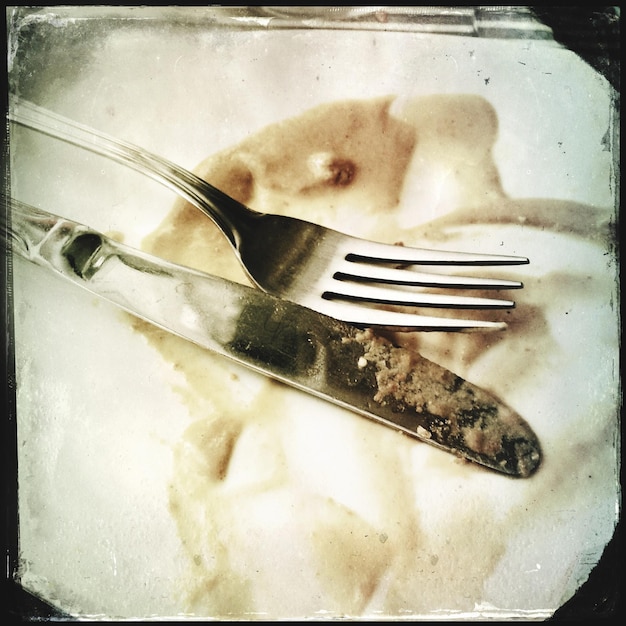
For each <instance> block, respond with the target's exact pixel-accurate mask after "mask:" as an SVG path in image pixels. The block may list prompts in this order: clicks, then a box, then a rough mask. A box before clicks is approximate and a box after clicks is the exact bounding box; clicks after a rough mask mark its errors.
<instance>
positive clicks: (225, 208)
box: [9, 95, 263, 250]
mask: <svg viewBox="0 0 626 626" xmlns="http://www.w3.org/2000/svg"><path fill="white" fill-rule="evenodd" d="M9 119H10V120H11V121H12V122H15V123H17V124H20V125H22V126H25V127H27V128H30V129H32V130H36V131H39V132H41V133H44V134H46V135H49V136H51V137H54V138H55V139H60V140H61V141H65V142H67V143H70V144H72V145H75V146H78V147H80V148H84V149H86V150H89V151H91V152H94V153H96V154H99V155H101V156H105V157H107V158H109V159H112V160H114V161H117V162H118V163H121V164H122V165H126V166H129V167H131V168H133V169H134V170H136V171H138V172H140V173H142V174H144V175H146V176H148V177H149V178H152V179H153V180H156V181H157V182H160V183H161V184H163V185H165V186H166V187H168V188H170V189H172V190H173V191H175V192H176V193H177V194H179V195H181V196H182V197H184V198H185V199H186V200H188V201H189V202H190V203H191V204H193V205H194V206H196V207H198V208H199V209H200V210H201V211H202V212H203V213H204V214H205V215H207V216H208V217H209V218H211V219H212V220H213V221H214V222H215V224H216V225H217V226H218V227H219V228H220V229H221V230H222V232H223V233H224V235H225V236H226V238H227V239H228V241H229V242H230V243H231V245H232V246H233V247H234V248H235V250H239V246H240V243H241V241H242V239H243V237H244V233H246V232H248V231H251V230H253V229H254V227H255V221H256V220H257V219H259V218H260V217H262V215H263V214H262V213H258V212H257V211H253V210H252V209H250V208H248V207H247V206H245V205H243V204H241V203H240V202H238V201H237V200H235V199H234V198H231V197H230V196H229V195H227V194H225V193H224V192H223V191H220V190H219V189H217V188H216V187H213V185H211V184H209V183H207V182H206V181H205V180H203V179H202V178H200V177H199V176H196V175H195V174H193V173H192V172H190V171H188V170H185V169H184V168H182V167H179V166H178V165H176V164H175V163H172V162H170V161H168V160H167V159H164V158H162V157H159V156H157V155H155V154H152V153H151V152H148V151H147V150H144V149H143V148H139V147H138V146H135V145H133V144H131V143H129V142H126V141H122V140H120V139H116V138H114V137H111V136H110V135H107V134H105V133H103V132H101V131H98V130H95V129H93V128H90V127H88V126H85V125H83V124H80V123H78V122H75V121H73V120H70V119H68V118H66V117H64V116H62V115H59V114H58V113H53V112H52V111H49V110H48V109H45V108H43V107H40V106H38V105H36V104H33V103H32V102H29V101H27V100H23V99H21V98H19V97H17V96H14V95H11V97H10V107H9Z"/></svg>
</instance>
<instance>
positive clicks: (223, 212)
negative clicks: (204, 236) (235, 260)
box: [188, 181, 263, 250]
mask: <svg viewBox="0 0 626 626" xmlns="http://www.w3.org/2000/svg"><path fill="white" fill-rule="evenodd" d="M202 183H203V184H202V188H201V189H195V190H194V192H193V193H190V194H189V196H190V197H189V198H188V199H189V200H190V202H192V204H194V206H196V207H197V208H199V209H200V210H201V211H202V212H203V213H204V214H205V215H207V217H209V218H210V219H211V220H213V222H215V224H216V225H217V226H218V228H220V230H222V232H223V233H224V235H225V236H226V238H227V239H228V241H229V242H230V244H231V245H232V246H233V247H234V248H235V249H236V250H239V249H240V246H241V242H242V241H243V240H244V239H245V238H247V237H250V236H252V235H253V234H254V230H255V228H256V222H257V221H258V219H259V218H260V217H262V216H263V213H259V212H258V211H254V210H253V209H250V208H249V207H247V206H246V205H244V204H242V203H241V202H239V201H237V200H235V199H234V198H231V197H230V196H229V195H227V194H226V193H224V192H223V191H220V190H219V189H217V187H213V185H211V184H209V183H207V182H206V181H202Z"/></svg>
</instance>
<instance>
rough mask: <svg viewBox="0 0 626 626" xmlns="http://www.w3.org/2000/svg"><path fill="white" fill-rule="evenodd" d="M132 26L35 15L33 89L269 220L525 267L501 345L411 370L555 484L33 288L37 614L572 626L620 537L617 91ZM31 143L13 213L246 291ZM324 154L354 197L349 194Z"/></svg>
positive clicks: (21, 358)
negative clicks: (490, 401) (51, 608)
mask: <svg viewBox="0 0 626 626" xmlns="http://www.w3.org/2000/svg"><path fill="white" fill-rule="evenodd" d="M109 11H111V14H107V10H106V8H100V7H97V8H96V7H94V8H91V10H88V9H81V8H78V7H75V8H69V9H65V10H61V9H60V8H59V9H56V8H55V9H38V10H29V9H23V10H17V11H16V12H15V13H13V14H12V15H13V17H14V19H13V21H12V22H11V28H10V40H11V42H12V45H13V47H12V48H11V54H10V59H9V60H10V68H9V69H10V81H11V88H12V90H13V91H15V92H16V93H18V94H19V95H21V96H22V97H24V98H28V99H30V100H32V101H34V102H36V103H38V104H41V105H44V106H46V107H48V108H50V109H52V110H54V111H57V112H59V113H61V114H64V115H67V116H68V117H71V118H73V119H76V120H77V121H81V122H83V123H86V124H88V125H90V126H93V127H95V128H98V129H100V130H103V131H105V132H107V133H110V134H112V135H115V136H117V137H120V138H123V139H126V140H128V141H130V142H133V143H135V144H137V145H139V146H142V147H144V148H146V149H148V150H150V151H152V152H155V153H157V154H160V155H162V156H164V157H166V158H168V159H170V160H172V161H174V162H176V163H178V164H180V165H182V166H184V167H187V168H189V169H197V171H199V172H200V173H202V174H203V175H206V176H207V178H208V179H209V180H210V181H211V182H214V184H216V185H217V186H220V187H222V188H223V189H224V190H225V191H227V192H230V193H233V194H237V193H239V194H243V196H244V197H245V199H246V201H247V202H249V203H250V205H251V206H253V207H254V208H257V209H259V210H266V211H270V210H272V211H275V212H282V213H288V214H293V215H296V216H301V217H305V218H307V219H311V220H313V221H319V222H323V223H325V224H327V225H330V226H334V227H336V228H338V229H340V230H344V231H347V232H351V233H353V234H356V235H359V236H366V237H369V238H374V239H381V240H386V241H390V242H393V241H403V242H404V243H406V244H407V245H427V246H430V247H433V246H434V247H440V248H447V249H450V250H461V249H465V250H470V251H474V250H480V251H493V252H494V253H497V254H501V253H502V254H515V255H523V256H528V257H529V258H530V260H531V263H530V264H529V265H528V266H523V267H519V268H512V269H509V270H506V272H503V271H502V270H500V275H502V276H506V277H512V278H515V279H520V280H523V281H524V283H525V288H524V289H523V290H522V291H517V292H515V293H514V294H513V296H514V299H515V300H516V301H517V307H516V309H515V310H514V311H513V312H511V313H509V314H507V317H506V319H507V321H509V323H510V327H509V329H508V330H507V331H505V332H504V333H501V334H498V335H497V336H494V335H489V336H488V337H487V336H483V335H450V334H440V333H434V334H408V335H401V336H398V337H396V340H397V341H398V342H400V343H403V344H405V345H409V346H411V347H413V348H414V349H416V350H419V351H420V352H421V353H422V354H424V355H425V356H427V357H428V358H431V359H433V360H435V361H437V362H439V363H440V364H442V365H444V366H446V367H448V368H450V369H452V370H454V371H455V372H456V373H458V374H459V375H461V376H463V377H464V378H467V379H468V380H470V381H472V382H474V383H477V384H479V385H481V386H483V387H485V388H487V389H489V390H491V391H493V392H494V393H496V394H497V395H499V396H500V397H501V398H502V399H503V400H505V401H506V402H507V403H508V404H509V405H511V406H512V407H513V408H514V409H515V410H516V411H517V412H519V413H520V414H521V415H522V416H524V418H525V419H526V420H527V421H528V422H529V423H530V424H531V426H532V428H533V429H534V430H535V431H536V432H537V434H538V436H539V438H540V440H541V442H542V446H543V450H544V453H545V461H544V463H543V466H542V467H541V469H540V471H539V472H538V473H537V474H536V475H535V476H533V477H532V478H530V479H528V480H511V479H507V478H504V477H502V476H499V475H495V474H493V473H490V472H486V471H484V470H482V469H480V468H476V467H474V466H471V465H467V464H463V463H460V462H459V461H457V460H455V459H454V458H453V457H451V456H450V455H447V454H444V453H442V452H440V451H438V450H435V449H432V448H430V447H429V446H425V445H421V444H419V443H416V442H414V441H410V440H408V438H405V437H403V436H401V435H399V434H397V433H395V432H393V431H391V430H389V429H384V428H382V427H381V426H378V425H375V424H371V423H369V422H367V421H366V420H363V419H362V418H359V417H356V416H354V415H352V414H350V413H349V412H347V411H344V410H341V409H339V408H336V407H331V406H328V405H326V404H324V403H322V402H321V401H318V400H316V399H313V398H309V397H306V396H304V395H303V394H300V393H298V392H295V391H292V390H287V389H285V388H283V387H281V386H279V385H278V384H275V383H271V382H269V381H267V380H265V379H262V378H260V377H258V376H256V375H253V374H251V373H249V372H247V371H245V370H243V369H241V368H238V367H236V366H234V365H232V364H230V363H225V362H223V361H222V360H220V359H218V358H217V357H213V356H212V355H210V354H207V353H205V352H203V351H201V350H199V349H197V348H195V347H193V346H190V345H188V344H186V343H184V342H182V341H180V340H177V339H174V338H171V337H168V336H167V335H165V334H163V333H155V332H152V331H150V329H147V328H145V327H143V326H139V325H137V324H134V323H133V322H132V320H131V319H130V318H129V317H128V316H126V315H125V314H123V313H121V312H119V311H118V310H116V309H114V308H113V307H112V306H109V305H108V304H107V303H105V302H101V301H97V300H95V299H94V298H93V297H91V296H90V295H89V294H86V293H83V292H82V291H81V290H78V289H76V288H75V287H73V286H72V285H69V284H65V283H64V282H63V281H62V280H60V279H57V278H56V277H54V276H51V275H49V274H47V273H45V272H44V271H43V270H40V269H39V268H36V267H34V266H29V265H28V264H27V263H25V262H23V261H21V260H20V259H16V260H15V265H14V301H15V302H14V304H15V337H16V361H17V363H16V368H17V371H16V374H17V418H18V446H19V447H18V449H19V459H18V460H19V514H20V519H19V534H20V570H19V577H20V581H21V584H22V585H23V586H24V587H25V588H26V589H27V590H29V591H31V592H32V593H34V594H36V595H38V596H40V597H42V598H43V599H44V600H46V601H48V602H50V603H52V604H54V605H55V606H57V607H59V608H60V609H62V610H63V611H66V612H68V613H70V614H73V615H76V616H80V617H96V618H98V617H102V618H106V617H112V618H139V619H142V618H149V617H157V618H158V617H168V616H181V617H185V616H188V617H229V618H251V619H254V618H260V619H268V618H269V619H272V618H274V619H276V618H277V619H280V618H291V617H295V618H299V617H304V618H316V617H324V618H330V619H332V618H341V617H344V616H348V617H355V618H359V617H372V616H377V617H383V618H389V619H413V618H417V619H420V618H424V619H433V618H441V617H455V618H461V617H465V618H474V619H481V618H490V617H496V618H508V617H513V618H531V619H532V618H537V619H541V618H544V617H546V616H549V615H551V614H552V613H553V612H554V611H555V609H557V608H558V607H559V606H561V605H562V604H563V603H564V602H565V601H566V600H567V599H568V598H570V597H571V596H572V594H574V593H575V591H576V590H577V589H578V588H579V587H580V585H581V584H582V583H583V582H584V581H585V580H586V579H587V577H588V575H589V573H590V571H591V570H592V569H593V567H594V565H595V564H596V562H597V560H598V558H599V556H600V554H601V553H602V550H603V549H604V547H605V545H606V543H607V542H608V540H609V539H610V538H611V536H612V533H613V529H614V526H615V523H616V521H617V517H618V503H619V482H618V473H619V453H618V432H619V429H618V398H619V396H618V386H619V380H618V371H619V367H618V309H617V307H618V305H617V303H618V299H617V279H616V276H617V273H616V260H615V255H614V246H613V241H612V239H611V236H610V234H609V230H608V229H607V224H608V223H609V222H610V220H611V219H613V218H614V206H615V188H616V184H615V180H616V179H615V177H616V173H615V162H616V157H615V154H614V133H615V129H614V127H615V119H614V115H615V111H614V109H613V98H612V92H611V88H610V87H609V85H608V84H607V83H606V81H605V80H604V79H603V78H602V77H601V76H599V75H598V74H597V73H596V72H594V71H593V70H592V69H591V68H590V67H588V66H587V65H586V64H585V63H584V62H582V61H581V60H580V59H579V58H578V57H577V56H576V55H575V54H573V53H572V52H570V51H568V50H566V49H564V48H562V47H559V46H558V45H556V44H555V43H554V42H552V41H549V40H537V39H519V38H511V39H504V38H499V39H485V38H480V37H478V38H477V37H465V36H461V35H459V36H457V35H450V34H445V35H444V34H428V33H416V32H406V31H403V30H383V29H372V28H350V29H346V30H338V29H334V28H333V29H328V28H302V27H299V28H285V29H283V28H272V27H270V26H271V24H270V23H269V22H267V21H263V20H260V21H258V20H257V21H256V22H255V21H253V20H251V19H250V18H249V16H245V15H244V16H242V15H240V14H237V15H235V18H236V19H228V20H223V19H222V17H223V13H220V12H219V11H217V12H212V11H211V10H200V9H198V10H195V11H194V10H191V9H190V10H188V11H184V12H176V11H174V12H172V10H171V9H169V10H168V9H167V8H166V9H163V10H162V11H158V10H155V9H143V10H142V9H139V8H125V9H120V8H118V9H117V10H115V11H113V10H109ZM10 142H11V143H10V145H11V191H12V193H13V195H14V196H15V197H16V198H18V199H19V200H22V201H24V202H27V203H30V204H33V205H35V206H40V207H42V208H44V209H46V210H49V211H51V212H55V213H59V214H62V215H64V216H67V217H69V218H72V219H76V220H78V221H82V222H84V223H87V224H90V225H91V226H93V227H94V228H96V229H99V230H102V231H104V232H111V233H116V234H118V235H119V236H120V237H123V239H124V241H125V242H126V243H129V244H131V245H135V246H137V247H144V248H148V249H151V250H154V251H156V252H158V253H159V254H162V255H163V256H168V257H170V258H173V259H174V260H179V261H182V262H185V263H188V264H190V265H194V266H197V267H200V268H201V269H206V270H208V271H211V272H213V273H217V274H221V275H224V276H227V277H229V278H232V279H234V280H240V281H245V280H246V279H245V276H244V274H243V273H242V272H241V270H240V268H239V267H238V266H237V265H236V262H235V261H234V257H233V255H232V253H231V252H230V251H229V249H228V248H227V246H226V244H225V242H224V240H223V239H222V238H221V236H220V235H219V233H217V231H216V229H215V228H214V227H213V226H212V224H211V223H209V222H208V221H206V220H205V219H204V218H201V217H198V218H197V219H196V220H194V221H193V222H191V223H190V224H188V225H187V226H186V227H185V228H182V227H180V228H178V229H177V230H169V231H168V229H167V227H168V224H169V222H168V220H169V219H171V214H170V212H171V210H172V207H173V206H174V205H175V202H176V200H175V197H174V195H173V194H172V193H171V192H170V191H168V190H166V189H163V188H161V187H160V186H159V185H158V184H156V183H154V182H153V181H150V180H148V179H146V178H143V177H141V176H140V175H138V174H136V173H134V172H130V171H127V170H125V169H124V168H122V167H120V166H118V165H116V164H114V163H111V162H108V161H106V160H105V159H102V158H100V157H97V156H94V155H91V154H88V153H86V152H84V151H81V150H79V149H77V148H73V147H71V146H68V145H64V144H62V143H60V142H57V141H55V140H53V139H50V138H48V137H44V136H42V135H39V134H37V133H34V132H32V131H29V130H26V129H23V128H20V127H17V126H15V125H14V126H12V127H11V134H10ZM329 155H330V157H335V156H340V157H342V158H346V159H348V160H352V161H353V162H354V163H355V164H356V166H357V171H358V172H360V175H359V176H357V177H356V178H355V180H354V183H353V184H350V185H348V186H345V187H341V188H338V187H337V186H333V185H328V184H325V183H324V180H325V179H324V172H323V168H322V170H320V167H319V163H320V162H322V163H323V162H324V159H327V158H329ZM316 164H317V165H316ZM320 172H321V173H320ZM246 181H247V182H246ZM244 183H245V184H244ZM155 233H159V236H157V235H155Z"/></svg>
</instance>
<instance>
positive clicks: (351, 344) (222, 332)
mask: <svg viewBox="0 0 626 626" xmlns="http://www.w3.org/2000/svg"><path fill="white" fill-rule="evenodd" d="M7 204H8V205H9V208H10V211H8V212H7V215H6V223H5V224H4V225H3V226H4V230H5V235H8V237H7V239H9V238H10V241H11V243H12V248H13V250H14V252H16V253H17V254H19V255H21V256H22V257H24V258H26V259H28V260H29V261H31V262H33V263H35V264H37V265H40V266H43V267H46V268H48V269H49V270H52V271H54V272H56V273H57V274H60V275H62V276H63V277H65V278H66V279H69V280H70V281H72V282H74V283H76V284H77V285H80V286H81V287H83V288H85V289H87V290H88V291H90V292H92V293H94V294H96V295H98V296H100V297H102V298H105V299H106V300H108V301H110V302H113V303H114V304H116V305H118V306H120V307H122V308H123V309H125V310H126V311H128V312H130V313H131V314H133V315H135V316H137V317H140V318H142V319H144V320H147V321H148V322H151V323H152V324H154V325H156V326H159V327H161V328H163V329H165V330H166V331H169V332H171V333H174V334H176V335H179V336H181V337H183V338H184V339H187V340H189V341H192V342H194V343H196V344H198V345H199V346H202V347H203V348H206V349H208V350H211V351H213V352H215V353H217V354H220V355H222V356H224V357H227V358H229V359H233V360H234V361H237V362H238V363H241V364H243V365H245V366H247V367H249V368H252V369H253V370H256V371H257V372H260V373H262V374H264V375H266V376H269V377H271V378H273V379H276V380H279V381H282V382H283V383H286V384H287V385H291V386H292V387H295V388H297V389H300V390H302V391H304V392H307V393H310V394H313V395H315V396H318V397H320V398H323V399H325V400H328V401H330V402H332V403H334V404H337V405H339V406H342V407H344V408H346V409H349V410H351V411H354V412H355V413H357V414H360V415H362V416H365V417H367V418H370V419H372V420H374V421H376V422H379V423H380V424H383V425H385V426H388V427H391V428H394V429H396V430H397V431H400V432H402V433H405V434H406V435H409V436H411V437H414V438H415V439H417V440H420V441H423V442H426V443H428V444H430V445H433V446H436V447H438V448H440V449H442V450H445V451H447V452H450V453H452V454H454V455H456V456H458V457H461V458H464V459H467V460H469V461H472V462H474V463H477V464H479V465H482V466H485V467H487V468H490V469H492V470H496V471H498V472H501V473H503V474H506V475H509V476H513V477H524V478H525V477H529V476H531V475H532V474H533V473H534V472H535V470H536V469H537V468H538V466H539V465H540V463H541V457H542V453H541V449H540V445H539V441H538V439H537V437H536V435H535V433H534V432H533V431H532V429H531V428H530V426H529V425H528V424H527V423H526V422H525V421H524V419H522V418H521V417H520V416H519V415H518V414H517V413H515V412H514V411H513V410H512V409H511V408H509V407H508V406H506V405H505V404H503V403H502V402H500V401H499V400H498V399H496V398H495V397H494V396H492V395H491V394H489V393H487V392H486V391H485V390H483V389H481V388H479V387H477V386H475V385H473V384H471V383H470V382H468V381H466V380H463V379H462V378H460V377H459V376H457V375H456V374H454V373H453V372H451V371H450V370H447V369H445V368H443V367H441V366H440V365H438V364H436V363H434V362H432V361H430V360H428V359H425V358H424V357H422V356H421V355H419V354H418V353H416V352H414V351H410V350H407V349H405V348H402V347H398V346H395V345H393V344H392V343H391V342H389V341H388V340H386V339H384V338H382V337H380V336H377V335H376V334H374V332H373V331H371V330H369V329H363V328H357V327H355V326H351V325H348V324H346V323H344V322H340V321H338V320H335V319H333V318H330V317H327V316H325V315H322V314H320V313H317V312H315V311H312V310H310V309H307V308H305V307H303V306H301V305H298V304H295V303H292V302H290V301H286V300H282V299H280V298H277V297H274V296H272V295H269V294H267V293H264V292H262V291H260V290H258V289H255V288H252V287H248V286H245V285H240V284H238V283H234V282H232V281H228V280H226V279H223V278H219V277H216V276H212V275H210V274H206V273H203V272H200V271H197V270H193V269H190V268H187V267H183V266H180V265H176V264H173V263H170V262H167V261H165V260H163V259H161V258H158V257H155V256H152V255H149V254H146V253H144V252H142V251H139V250H137V249H134V248H131V247H129V246H126V245H124V244H121V243H119V242H117V241H114V240H112V239H110V238H109V237H107V236H105V235H104V234H102V233H99V232H97V231H95V230H94V229H92V228H90V227H88V226H86V225H83V224H80V223H77V222H74V221H72V220H69V219H65V218H63V217H60V216H58V215H54V214H52V213H48V212H46V211H43V210H40V209H36V208H34V207H31V206H28V205H26V204H23V203H21V202H18V201H16V200H13V199H11V200H9V201H8V203H7Z"/></svg>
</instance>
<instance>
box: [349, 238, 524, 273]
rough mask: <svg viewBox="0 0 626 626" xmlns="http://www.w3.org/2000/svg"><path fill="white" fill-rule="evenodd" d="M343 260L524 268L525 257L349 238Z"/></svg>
mask: <svg viewBox="0 0 626 626" xmlns="http://www.w3.org/2000/svg"><path fill="white" fill-rule="evenodd" d="M345 258H346V260H348V261H360V262H362V263H399V264H406V265H484V266H494V265H525V264H527V263H528V259H527V258H526V257H519V256H509V255H499V254H478V253H474V252H452V251H445V250H430V249H428V248H410V247H405V246H404V245H401V244H398V245H394V244H385V243H379V242H374V241H368V240H366V239H360V238H358V237H350V238H349V243H347V245H346V257H345Z"/></svg>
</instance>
